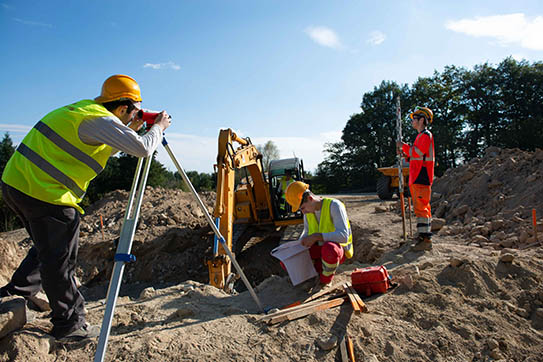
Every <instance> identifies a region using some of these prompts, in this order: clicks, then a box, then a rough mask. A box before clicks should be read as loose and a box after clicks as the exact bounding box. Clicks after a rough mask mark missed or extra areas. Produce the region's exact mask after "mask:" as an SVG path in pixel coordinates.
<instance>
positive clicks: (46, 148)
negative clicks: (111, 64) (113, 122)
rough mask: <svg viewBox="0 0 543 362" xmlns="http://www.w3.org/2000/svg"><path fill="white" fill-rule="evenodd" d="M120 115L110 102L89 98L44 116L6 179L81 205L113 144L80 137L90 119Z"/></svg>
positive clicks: (58, 201) (29, 191)
mask: <svg viewBox="0 0 543 362" xmlns="http://www.w3.org/2000/svg"><path fill="white" fill-rule="evenodd" d="M98 118H103V119H107V118H114V119H116V118H115V116H114V115H113V114H112V113H111V112H109V111H108V110H107V109H106V108H104V106H102V105H101V104H98V103H96V102H95V101H93V100H83V101H79V102H77V103H74V104H70V105H67V106H64V107H61V108H58V109H56V110H54V111H52V112H50V113H49V114H47V115H46V116H45V117H43V118H42V119H41V120H40V121H39V122H38V123H37V124H36V125H35V126H34V127H33V128H32V129H31V130H30V132H28V134H27V135H26V136H25V138H24V139H23V141H22V142H21V143H20V144H19V146H18V147H17V150H16V152H15V153H14V154H13V156H12V157H11V158H10V160H9V161H8V163H7V164H6V168H5V170H4V174H3V175H2V181H4V182H5V183H6V184H8V185H10V186H12V187H14V188H15V189H17V190H19V191H21V192H22V193H24V194H26V195H28V196H31V197H33V198H35V199H38V200H41V201H44V202H48V203H51V204H55V205H63V206H72V207H74V208H76V209H77V210H78V211H79V212H81V213H83V209H82V208H81V207H80V206H79V205H78V203H79V202H81V199H82V198H83V196H84V195H85V191H86V190H87V187H88V185H89V183H90V181H91V180H92V179H93V178H95V177H96V175H98V174H99V173H100V172H101V171H102V170H103V169H104V167H105V165H106V163H107V160H108V158H109V157H110V156H111V151H112V148H111V147H110V146H108V145H105V144H98V145H89V144H86V143H84V142H83V141H81V139H80V138H79V126H80V124H81V123H82V122H83V121H85V120H92V119H98Z"/></svg>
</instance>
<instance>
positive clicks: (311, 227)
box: [306, 198, 354, 259]
mask: <svg viewBox="0 0 543 362" xmlns="http://www.w3.org/2000/svg"><path fill="white" fill-rule="evenodd" d="M339 202H341V201H339ZM331 203H332V199H329V198H324V199H323V202H322V208H321V217H320V223H318V222H317V218H316V217H315V214H313V213H308V214H306V218H307V229H308V235H311V234H315V233H331V232H334V231H336V227H335V226H334V221H333V220H332V217H331V216H330V204H331ZM346 221H347V228H348V229H349V239H348V240H347V242H345V243H340V244H339V245H341V247H343V250H344V251H345V257H346V258H347V259H350V258H352V257H353V255H354V250H353V233H352V231H351V223H350V222H349V218H348V217H347V220H346ZM322 244H323V242H321V241H319V245H322Z"/></svg>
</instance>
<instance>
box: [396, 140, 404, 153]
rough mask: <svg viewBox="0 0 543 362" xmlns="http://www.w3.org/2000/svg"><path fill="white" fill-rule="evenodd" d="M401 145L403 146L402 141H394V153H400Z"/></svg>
mask: <svg viewBox="0 0 543 362" xmlns="http://www.w3.org/2000/svg"><path fill="white" fill-rule="evenodd" d="M402 147H403V142H402V141H397V142H396V153H397V154H398V155H400V154H401V153H402Z"/></svg>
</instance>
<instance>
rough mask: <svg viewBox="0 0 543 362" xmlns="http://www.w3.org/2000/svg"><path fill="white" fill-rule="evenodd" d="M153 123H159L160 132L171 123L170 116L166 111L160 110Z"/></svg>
mask: <svg viewBox="0 0 543 362" xmlns="http://www.w3.org/2000/svg"><path fill="white" fill-rule="evenodd" d="M155 124H157V125H159V126H160V128H162V132H164V131H165V130H166V128H168V127H170V125H171V124H172V118H171V117H170V115H169V114H168V113H167V112H166V111H162V112H160V113H159V114H158V116H157V117H156V120H155Z"/></svg>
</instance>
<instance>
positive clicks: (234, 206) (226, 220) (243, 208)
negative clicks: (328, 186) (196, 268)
mask: <svg viewBox="0 0 543 362" xmlns="http://www.w3.org/2000/svg"><path fill="white" fill-rule="evenodd" d="M218 144H219V148H218V153H217V164H216V165H215V169H216V171H217V199H216V202H215V208H214V210H213V216H214V217H215V220H216V223H217V226H218V228H219V231H220V232H221V235H222V236H223V237H224V239H225V240H224V241H225V244H226V246H227V247H228V248H229V249H230V250H233V248H232V246H233V240H235V239H236V238H234V224H236V225H237V226H240V225H242V226H243V225H259V226H264V225H272V226H273V227H278V226H287V225H294V224H301V223H303V216H302V214H301V213H292V212H291V211H289V210H290V209H286V207H285V208H284V209H281V207H280V203H279V201H280V198H281V194H278V192H277V188H278V187H280V183H281V182H282V181H280V180H283V179H282V177H286V175H287V174H290V177H292V178H293V179H294V180H296V181H298V180H300V181H302V180H303V178H304V176H305V175H304V170H303V162H302V160H301V159H299V158H290V159H286V160H274V161H271V162H270V167H269V171H268V172H265V171H264V167H263V165H262V158H263V156H262V154H261V153H260V152H259V151H258V149H257V147H256V146H255V145H253V144H252V142H251V139H250V138H249V137H246V138H243V137H239V136H238V135H236V133H235V132H234V131H232V130H231V129H222V130H220V132H219V142H218ZM207 264H208V268H209V282H210V284H211V285H213V286H215V287H217V288H219V289H225V290H228V289H229V288H230V286H229V285H230V284H231V283H230V281H231V280H232V278H231V276H232V273H231V266H230V260H229V259H228V258H226V252H225V250H224V248H223V247H222V245H221V244H220V243H219V241H218V240H215V241H214V243H213V257H212V258H211V259H209V260H207Z"/></svg>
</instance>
